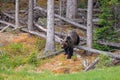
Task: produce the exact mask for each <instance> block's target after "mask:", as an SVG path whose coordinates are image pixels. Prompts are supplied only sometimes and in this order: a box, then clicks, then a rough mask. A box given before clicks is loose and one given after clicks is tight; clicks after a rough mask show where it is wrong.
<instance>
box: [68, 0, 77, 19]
mask: <svg viewBox="0 0 120 80" xmlns="http://www.w3.org/2000/svg"><path fill="white" fill-rule="evenodd" d="M76 14H77V0H67V8H66V18H69V19H74V18H75V17H76Z"/></svg>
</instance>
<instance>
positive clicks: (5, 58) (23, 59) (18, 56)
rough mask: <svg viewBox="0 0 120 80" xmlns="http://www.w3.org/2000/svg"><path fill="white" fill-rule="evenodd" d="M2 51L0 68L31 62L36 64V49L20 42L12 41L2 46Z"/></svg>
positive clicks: (14, 66)
mask: <svg viewBox="0 0 120 80" xmlns="http://www.w3.org/2000/svg"><path fill="white" fill-rule="evenodd" d="M2 50H3V53H2V54H1V55H0V63H1V64H0V66H1V67H0V69H10V68H16V67H18V66H20V65H24V64H32V65H35V66H37V64H38V61H37V55H38V51H37V50H36V49H34V50H33V49H29V48H28V47H25V45H23V44H21V43H12V44H9V45H7V46H4V47H2Z"/></svg>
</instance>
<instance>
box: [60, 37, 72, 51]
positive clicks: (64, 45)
mask: <svg viewBox="0 0 120 80" xmlns="http://www.w3.org/2000/svg"><path fill="white" fill-rule="evenodd" d="M70 40H71V38H70V37H69V36H67V37H65V39H64V40H61V48H63V49H65V48H68V47H69V44H70Z"/></svg>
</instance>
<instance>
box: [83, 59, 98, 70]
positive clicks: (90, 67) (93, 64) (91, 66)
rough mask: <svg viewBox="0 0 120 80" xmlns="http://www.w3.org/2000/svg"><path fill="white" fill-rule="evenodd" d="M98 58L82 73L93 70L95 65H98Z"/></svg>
mask: <svg viewBox="0 0 120 80" xmlns="http://www.w3.org/2000/svg"><path fill="white" fill-rule="evenodd" d="M98 61H99V58H96V59H95V60H94V61H93V62H92V63H91V64H90V65H89V66H88V67H86V68H85V70H84V71H88V70H90V69H93V68H94V67H95V65H96V64H97V63H98Z"/></svg>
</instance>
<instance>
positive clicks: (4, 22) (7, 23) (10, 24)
mask: <svg viewBox="0 0 120 80" xmlns="http://www.w3.org/2000/svg"><path fill="white" fill-rule="evenodd" d="M0 23H2V24H6V25H9V26H11V27H13V28H16V26H15V25H14V24H12V23H9V22H6V21H2V20H0Z"/></svg>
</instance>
